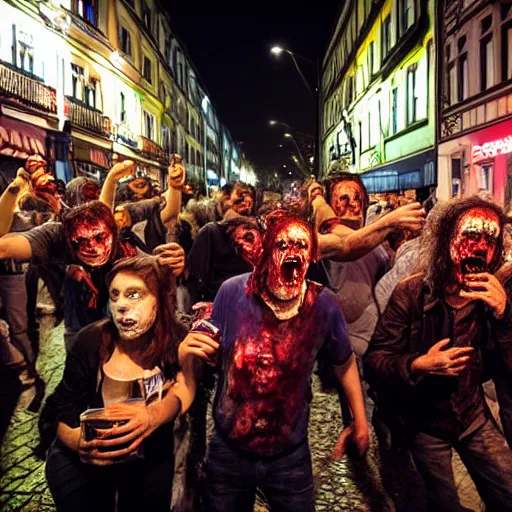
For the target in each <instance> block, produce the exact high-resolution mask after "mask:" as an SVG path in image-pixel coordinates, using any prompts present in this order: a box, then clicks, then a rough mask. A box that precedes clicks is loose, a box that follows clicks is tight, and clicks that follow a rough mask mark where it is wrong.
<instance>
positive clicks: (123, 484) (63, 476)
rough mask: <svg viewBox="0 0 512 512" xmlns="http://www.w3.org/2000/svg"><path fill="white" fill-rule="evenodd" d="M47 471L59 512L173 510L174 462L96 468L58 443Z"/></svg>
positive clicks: (135, 463)
mask: <svg viewBox="0 0 512 512" xmlns="http://www.w3.org/2000/svg"><path fill="white" fill-rule="evenodd" d="M45 469H46V480H47V481H48V487H49V489H50V492H51V493H52V496H53V499H54V501H55V505H56V507H57V512H91V511H92V512H114V511H116V512H126V511H132V510H133V511H138V512H139V511H146V510H147V511H151V512H169V510H170V506H171V493H172V481H173V476H174V461H173V460H167V461H165V462H162V463H159V464H151V463H149V462H148V461H147V460H143V461H137V462H125V463H120V464H115V465H112V466H103V467H101V466H93V465H89V464H83V463H82V462H80V459H79V458H78V454H77V453H75V452H73V451H71V450H69V449H68V448H66V447H65V446H64V445H63V444H62V443H60V442H59V441H58V440H56V441H55V442H54V443H53V445H52V447H51V448H50V451H49V453H48V457H47V460H46V468H45ZM116 491H117V498H116ZM116 499H117V508H116V505H115V504H116Z"/></svg>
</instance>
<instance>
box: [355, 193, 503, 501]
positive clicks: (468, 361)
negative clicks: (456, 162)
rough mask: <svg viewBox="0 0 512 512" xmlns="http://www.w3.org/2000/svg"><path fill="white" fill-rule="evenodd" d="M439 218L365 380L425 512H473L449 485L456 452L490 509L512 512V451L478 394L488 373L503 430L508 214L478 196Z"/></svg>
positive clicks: (381, 331) (381, 328) (378, 338)
mask: <svg viewBox="0 0 512 512" xmlns="http://www.w3.org/2000/svg"><path fill="white" fill-rule="evenodd" d="M433 215H434V217H433V218H431V219H430V226H429V228H428V229H427V230H426V231H425V238H424V239H422V244H424V247H423V248H422V252H421V254H422V256H424V257H423V260H424V271H423V272H420V273H417V274H413V275H411V276H409V277H407V278H406V279H403V280H402V281H400V282H399V283H398V284H397V286H396V287H395V289H394V291H393V293H392V295H391V297H390V299H389V302H388V305H387V307H386V309H385V310H384V313H383V314H382V316H381V317H380V318H379V321H378V323H377V327H376V329H375V332H374V334H373V337H372V340H371V343H370V345H369V348H368V351H367V353H366V354H365V359H364V363H365V377H366V379H367V381H368V383H369V384H370V386H371V387H372V388H373V390H374V392H375V395H376V405H377V408H376V410H377V411H379V412H378V414H379V416H380V419H381V421H383V422H385V423H386V424H387V426H388V427H389V430H390V432H391V436H392V440H393V441H395V442H398V443H401V444H404V443H405V444H406V445H407V446H406V447H407V448H408V449H410V451H411V454H412V457H413V459H414V462H415V463H416V467H417V468H418V471H419V472H420V474H421V476H422V477H423V478H424V480H425V485H426V490H427V497H428V498H427V499H428V509H429V510H467V509H466V508H464V507H462V505H461V504H460V501H459V496H458V493H457V486H456V484H455V482H454V480H453V472H452V463H451V461H452V452H453V450H456V451H457V452H458V453H459V454H460V455H461V458H462V460H463V462H464V464H465V465H466V467H467V469H468V471H469V474H470V475H471V476H472V477H476V478H475V484H476V486H477V489H478V492H479V493H480V496H481V498H482V500H483V501H484V503H485V507H486V510H511V507H510V504H511V503H512V452H511V451H510V449H509V448H508V447H507V445H506V442H505V438H504V437H503V434H502V433H501V431H500V430H499V429H498V428H497V426H496V425H497V424H496V423H495V422H494V421H493V419H492V415H491V414H490V412H489V410H488V407H487V403H486V401H485V396H484V392H483V388H482V382H483V380H484V379H483V376H484V368H485V369H486V370H487V371H489V373H490V375H488V376H487V378H489V376H491V377H492V378H493V380H494V382H495V387H496V394H497V397H498V401H499V404H500V415H501V417H502V418H503V419H504V421H503V425H504V426H505V430H506V431H507V430H508V428H507V422H508V424H510V419H509V418H510V405H509V404H510V387H509V384H510V373H509V372H510V371H511V369H512V310H511V307H510V294H511V289H510V281H509V282H508V283H506V284H505V286H504V285H502V283H501V282H500V281H499V280H498V279H497V277H496V275H495V273H496V271H497V270H498V266H499V262H500V260H501V256H502V248H503V225H504V222H505V217H504V215H503V212H502V211H501V209H500V208H499V207H498V206H497V205H495V204H493V203H487V202H485V201H484V200H482V199H480V198H478V197H470V198H465V199H462V200H454V201H451V202H450V203H447V204H446V205H444V206H442V207H440V208H438V209H437V210H436V213H433ZM497 379H498V380H497ZM503 383H504V386H503ZM503 389H505V395H506V400H502V399H501V398H500V397H503V396H504V395H503V394H502V391H503ZM507 417H508V419H507Z"/></svg>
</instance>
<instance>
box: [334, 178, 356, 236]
mask: <svg viewBox="0 0 512 512" xmlns="http://www.w3.org/2000/svg"><path fill="white" fill-rule="evenodd" d="M363 201H364V193H363V191H362V189H361V187H360V185H359V184H358V183H356V182H354V181H350V180H344V181H339V182H338V183H336V184H334V185H333V186H332V189H331V201H330V206H331V208H332V209H333V210H334V213H335V214H336V215H337V217H338V218H339V219H341V220H342V221H343V223H344V224H345V225H347V226H349V227H351V228H353V229H359V228H360V227H361V226H362V225H363V222H364V219H363V215H364V211H363V210H364V205H363Z"/></svg>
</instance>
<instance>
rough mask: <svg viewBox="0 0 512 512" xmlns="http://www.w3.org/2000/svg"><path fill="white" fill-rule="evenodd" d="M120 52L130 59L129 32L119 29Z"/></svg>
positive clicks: (130, 41) (130, 43)
mask: <svg viewBox="0 0 512 512" xmlns="http://www.w3.org/2000/svg"><path fill="white" fill-rule="evenodd" d="M120 44H121V51H122V52H123V53H124V54H125V55H127V56H128V57H132V40H131V37H130V32H128V30H126V28H124V27H121V41H120Z"/></svg>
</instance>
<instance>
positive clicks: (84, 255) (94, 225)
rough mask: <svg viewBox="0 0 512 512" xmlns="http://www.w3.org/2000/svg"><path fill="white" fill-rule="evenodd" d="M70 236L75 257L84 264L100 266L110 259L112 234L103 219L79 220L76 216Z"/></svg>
mask: <svg viewBox="0 0 512 512" xmlns="http://www.w3.org/2000/svg"><path fill="white" fill-rule="evenodd" d="M70 236H71V246H72V247H73V250H74V251H75V254H76V257H77V258H78V259H79V260H80V261H81V262H82V263H84V264H85V265H88V266H90V267H101V266H102V265H105V264H106V263H107V262H108V261H109V260H110V257H111V255H112V251H113V247H114V234H113V233H112V232H111V231H110V230H109V228H108V227H107V224H106V223H105V222H104V221H103V220H101V219H98V220H97V221H89V220H86V221H80V219H78V218H77V219H76V220H75V222H74V223H73V225H72V227H71V230H70Z"/></svg>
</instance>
